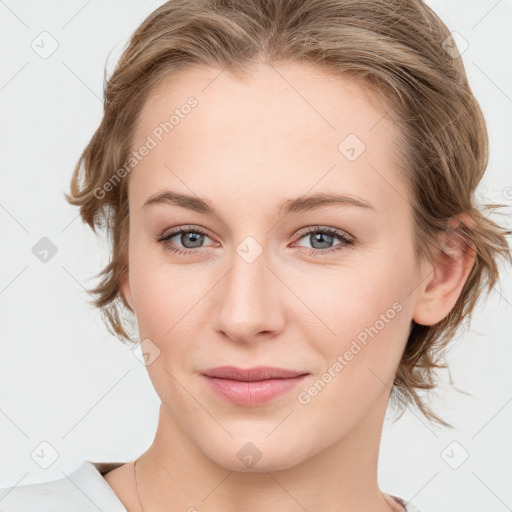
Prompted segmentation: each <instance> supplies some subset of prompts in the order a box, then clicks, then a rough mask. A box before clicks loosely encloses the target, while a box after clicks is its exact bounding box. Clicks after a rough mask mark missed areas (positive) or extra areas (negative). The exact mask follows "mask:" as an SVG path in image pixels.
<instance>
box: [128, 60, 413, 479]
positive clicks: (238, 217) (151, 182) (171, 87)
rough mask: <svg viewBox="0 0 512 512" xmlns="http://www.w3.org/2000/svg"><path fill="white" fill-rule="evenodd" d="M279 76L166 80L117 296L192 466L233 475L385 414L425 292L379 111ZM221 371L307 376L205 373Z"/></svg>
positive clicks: (149, 122) (154, 113) (337, 83)
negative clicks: (243, 378) (380, 408)
mask: <svg viewBox="0 0 512 512" xmlns="http://www.w3.org/2000/svg"><path fill="white" fill-rule="evenodd" d="M276 69H277V70H278V71H279V72H277V71H276V70H275V69H273V68H272V67H270V66H268V65H265V64H261V65H259V67H258V68H257V70H256V71H255V72H254V73H253V74H252V76H251V77H250V78H247V79H244V80H241V79H239V78H236V77H234V76H232V75H230V74H229V73H228V72H223V73H221V74H219V70H216V69H215V70H214V69H211V68H206V67H203V68H199V67H198V68H193V69H188V70H186V71H183V72H181V73H180V74H179V75H175V76H173V78H172V79H170V80H168V81H167V82H165V83H163V84H161V85H160V86H159V87H158V88H157V89H155V91H153V93H152V95H151V97H150V99H149V100H148V102H147V103H146V104H145V107H144V109H143V111H142V114H141V117H140V119H139V123H138V125H137V136H136V138H135V141H134V145H133V149H134V150H138V149H139V148H141V147H142V146H143V145H146V147H149V151H144V153H147V154H146V155H145V156H144V157H143V158H142V159H141V161H140V162H139V163H137V165H136V166H135V167H134V169H133V170H132V172H131V175H130V184H129V209H130V234H129V272H128V277H127V279H126V280H125V282H124V283H123V286H122V291H123V293H124V295H125V297H126V300H127V301H128V303H129V304H130V305H131V307H132V309H133V310H134V312H135V314H136V317H137V321H138V326H139V331H140V339H141V340H145V341H142V343H143V347H144V343H146V345H147V347H148V349H149V348H150V347H151V350H148V351H149V352H150V353H151V355H150V356H149V357H150V360H148V362H149V363H150V364H148V366H147V369H148V372H149V375H150V378H151V380H152V383H153V385H154V387H155V389H156V392H157V393H158V395H159V396H160V398H161V400H162V402H163V404H164V406H165V408H166V410H167V411H168V412H169V418H171V419H172V422H174V424H175V425H176V426H177V427H179V428H180V429H181V430H182V431H183V432H185V433H186V436H187V437H188V439H190V440H191V442H192V443H194V445H195V446H196V447H197V448H198V449H199V450H200V452H202V453H203V454H204V455H206V456H207V457H208V458H209V459H211V460H212V461H214V462H215V463H217V464H219V465H222V466H224V467H226V468H229V469H232V470H237V471H243V470H250V469H249V468H248V465H247V462H246V461H245V462H244V457H243V455H244V453H245V452H247V453H249V455H251V452H252V454H253V455H255V456H257V457H258V456H261V459H260V461H259V462H258V469H259V470H261V469H262V468H265V469H283V468H288V467H291V466H293V465H296V464H298V463H299V462H301V461H304V460H306V459H308V458H310V457H312V456H314V455H316V454H318V453H320V452H321V451H322V450H324V449H325V448H327V447H329V446H331V445H334V444H335V443H339V442H342V440H343V439H344V438H346V436H348V435H349V433H350V432H352V431H353V430H354V429H355V427H356V426H358V425H360V424H361V423H362V422H363V421H365V418H368V417H370V415H371V411H372V410H373V409H374V408H375V407H376V404H377V403H382V401H383V400H385V401H387V399H388V396H389V388H388V387H387V386H390V385H391V383H392V382H393V378H394V375H395V372H396V370H397V368H398V364H399V361H400V358H401V355H402V352H403V350H404V348H405V343H406V341H407V336H408V334H409V329H410V322H411V319H412V316H413V309H414V302H415V298H416V291H415V290H416V285H417V283H418V282H419V280H420V278H419V274H418V266H417V262H416V260H415V257H414V252H413V225H412V210H411V206H410V204H409V200H410V195H409V191H408V190H407V188H406V186H405V184H404V183H403V181H402V179H401V178H400V176H399V173H398V168H397V165H396V158H395V149H394V141H395V140H396V138H397V137H398V133H397V131H396V129H395V128H394V126H393V125H392V124H391V122H390V121H388V119H386V118H383V115H384V113H385V110H386V109H385V108H384V106H383V105H380V103H379V102H378V101H377V99H376V98H374V97H371V96H370V94H369V92H368V91H365V90H364V89H362V88H361V87H360V86H359V85H357V84H355V83H354V82H352V81H351V80H350V79H348V78H339V77H329V76H327V75H325V74H323V73H322V72H321V71H319V70H317V69H315V68H312V67H311V68H310V67H307V66H306V65H302V64H300V65H299V64H295V65H292V64H288V65H285V66H280V67H279V68H276ZM191 97H193V98H194V100H189V98H191ZM187 104H188V105H190V107H186V105H187ZM173 113H174V114H175V117H174V119H173V121H171V122H172V123H173V125H172V127H170V125H169V124H168V125H165V122H168V121H169V118H170V117H171V115H173ZM148 137H149V138H148ZM150 146H151V147H150ZM141 153H142V151H141ZM165 194H167V195H165ZM183 196H189V197H190V199H186V198H185V197H183ZM313 196H318V197H317V198H316V199H313ZM334 196H336V197H338V199H340V198H341V199H340V200H338V201H336V202H333V198H334ZM221 366H233V367H237V368H241V369H248V368H254V367H274V368H281V369H287V370H291V371H293V372H296V373H297V374H299V375H302V376H301V377H297V378H293V379H292V378H289V379H281V380H278V379H273V380H272V381H270V380H267V381H266V382H260V383H259V384H257V383H255V382H253V383H252V384H251V383H247V382H245V383H244V382H238V383H236V382H235V383H234V382H233V381H232V380H231V381H230V380H228V379H226V378H224V379H219V378H217V379H215V378H207V377H206V376H205V375H204V374H203V372H205V371H206V370H208V369H212V368H215V367H221ZM224 377H226V376H224ZM261 377H262V376H260V378H261ZM266 377H267V378H269V377H270V375H267V376H266ZM386 384H387V386H386ZM284 418H286V419H285V420H284V421H283V419H284ZM248 443H252V444H248ZM241 450H242V451H241ZM244 450H245V452H244ZM258 454H259V455H258Z"/></svg>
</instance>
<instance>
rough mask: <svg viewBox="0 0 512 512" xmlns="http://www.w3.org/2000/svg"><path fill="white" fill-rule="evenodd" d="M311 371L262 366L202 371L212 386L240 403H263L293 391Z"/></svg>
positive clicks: (248, 404)
mask: <svg viewBox="0 0 512 512" xmlns="http://www.w3.org/2000/svg"><path fill="white" fill-rule="evenodd" d="M307 375H309V373H308V372H304V371H296V370H289V369H285V368H273V367H267V366H258V367H254V368H248V369H243V368H236V367H233V366H219V367H216V368H210V369H208V370H205V371H203V372H202V376H203V377H204V379H205V380H206V382H207V384H208V386H209V389H210V390H211V391H213V392H214V393H216V394H217V395H218V396H220V397H221V398H223V399H225V400H228V401H230V402H232V403H235V404H237V405H245V406H254V405H260V404H263V403H266V402H269V401H271V400H273V399H274V398H277V397H278V396H280V395H282V394H284V393H286V392H288V391H291V390H292V389H293V388H294V387H295V386H296V385H297V384H298V383H299V382H301V381H302V380H303V379H304V378H305V377H306V376H307Z"/></svg>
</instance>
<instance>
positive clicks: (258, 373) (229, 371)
mask: <svg viewBox="0 0 512 512" xmlns="http://www.w3.org/2000/svg"><path fill="white" fill-rule="evenodd" d="M307 373H308V372H303V371H296V370H287V369H285V368H272V367H270V366H256V367H254V368H246V369H244V368H236V367H235V366H217V367H216V368H209V369H208V370H204V371H203V372H202V374H203V375H206V376H207V377H215V378H217V379H230V380H239V381H246V382H253V381H257V380H267V379H291V378H293V377H298V376H299V375H306V374H307Z"/></svg>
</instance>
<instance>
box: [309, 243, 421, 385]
mask: <svg viewBox="0 0 512 512" xmlns="http://www.w3.org/2000/svg"><path fill="white" fill-rule="evenodd" d="M377 253H378V254H377ZM372 258H373V259H374V260H375V261H370V258H368V259H367V260H366V261H365V262H364V264H363V263H362V262H361V260H359V261H358V262H356V261H355V260H354V263H353V264H350V265H349V266H347V267H343V268H341V267H340V268H339V269H336V270H333V272H332V273H330V274H326V273H323V274H322V273H319V274H318V275H317V276H316V277H317V278H316V279H315V280H314V283H312V282H311V280H310V278H305V281H304V283H306V281H307V282H308V284H307V289H308V294H307V298H306V302H307V304H308V306H309V308H310V309H311V310H312V311H313V312H314V314H315V317H311V318H313V320H314V324H315V325H314V329H315V330H316V331H317V332H318V329H320V330H321V332H322V333H323V335H322V336H321V337H318V335H317V336H316V337H312V338H311V339H312V340H318V341H315V345H316V349H317V351H318V352H320V353H321V354H322V356H323V358H322V359H323V362H324V364H325V365H326V367H329V366H331V365H332V364H333V363H334V362H335V361H336V360H337V358H338V356H340V355H341V356H344V355H345V356H346V357H344V361H346V363H344V364H346V367H345V368H344V369H343V373H344V374H345V375H346V376H347V378H350V380H351V382H354V381H355V380H357V379H374V380H376V379H377V377H375V376H374V375H372V373H371V372H370V369H372V370H374V371H375V373H377V375H379V376H380V377H381V378H382V380H384V381H386V380H387V379H388V378H389V377H390V375H391V373H392V372H393V371H394V370H395V368H396V366H397V365H398V362H399V359H400V357H401V353H402V351H403V349H404V347H405V343H406V341H407V336H408V333H409V325H410V316H411V311H410V309H411V305H410V300H411V295H409V296H408V294H409V292H410V286H411V285H410V283H411V281H412V271H413V261H414V260H413V256H412V254H411V253H410V252H407V251H406V250H402V251H398V250H396V249H389V250H382V251H375V253H373V254H372ZM313 284H314V286H313ZM305 286H306V285H305ZM308 316H309V315H308ZM312 329H313V327H312ZM348 376H350V377H348ZM349 387H352V384H350V386H349Z"/></svg>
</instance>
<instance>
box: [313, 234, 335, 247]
mask: <svg viewBox="0 0 512 512" xmlns="http://www.w3.org/2000/svg"><path fill="white" fill-rule="evenodd" d="M323 237H325V238H327V241H325V240H324V241H323V242H322V238H323ZM313 238H314V239H315V241H319V242H320V243H321V244H322V243H323V244H324V245H322V247H315V248H318V249H326V248H329V242H332V235H328V234H326V233H317V234H316V235H313ZM312 245H313V247H314V244H312Z"/></svg>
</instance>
